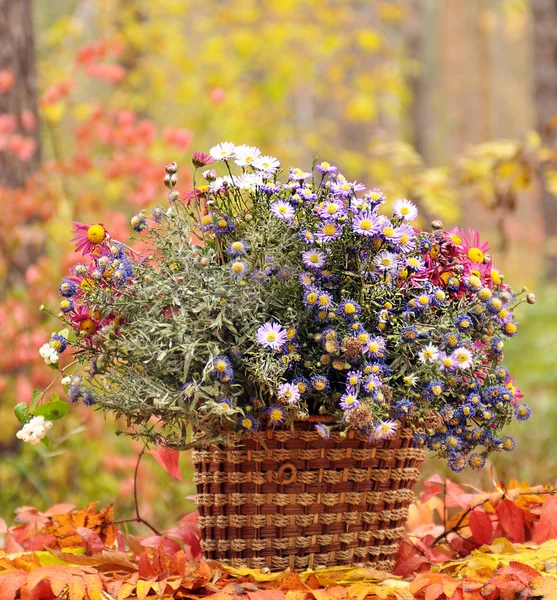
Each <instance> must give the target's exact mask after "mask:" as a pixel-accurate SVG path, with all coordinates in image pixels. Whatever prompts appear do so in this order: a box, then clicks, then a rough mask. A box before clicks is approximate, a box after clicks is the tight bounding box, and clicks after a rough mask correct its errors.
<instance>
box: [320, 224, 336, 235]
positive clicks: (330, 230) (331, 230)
mask: <svg viewBox="0 0 557 600" xmlns="http://www.w3.org/2000/svg"><path fill="white" fill-rule="evenodd" d="M336 232H337V227H336V225H333V224H332V223H329V224H328V225H325V227H323V233H324V234H325V235H334V234H335V233H336Z"/></svg>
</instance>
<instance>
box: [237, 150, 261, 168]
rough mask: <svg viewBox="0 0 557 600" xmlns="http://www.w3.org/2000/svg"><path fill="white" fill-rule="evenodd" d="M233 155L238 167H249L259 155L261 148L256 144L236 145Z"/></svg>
mask: <svg viewBox="0 0 557 600" xmlns="http://www.w3.org/2000/svg"><path fill="white" fill-rule="evenodd" d="M234 155H235V156H236V160H235V161H234V162H235V163H236V164H237V165H238V166H239V167H249V166H250V165H253V163H254V162H255V161H256V160H257V159H258V158H259V157H260V156H261V150H259V148H257V147H256V146H236V149H235V150H234Z"/></svg>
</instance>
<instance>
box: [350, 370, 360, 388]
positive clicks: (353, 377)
mask: <svg viewBox="0 0 557 600" xmlns="http://www.w3.org/2000/svg"><path fill="white" fill-rule="evenodd" d="M361 380H362V373H361V372H360V371H348V373H347V374H346V385H347V386H349V387H351V388H355V387H356V386H357V385H358V384H359V383H360V381H361Z"/></svg>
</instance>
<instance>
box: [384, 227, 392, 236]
mask: <svg viewBox="0 0 557 600" xmlns="http://www.w3.org/2000/svg"><path fill="white" fill-rule="evenodd" d="M394 234H395V230H394V229H393V228H392V227H384V228H383V235H384V236H385V237H393V235H394Z"/></svg>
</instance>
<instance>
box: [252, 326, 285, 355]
mask: <svg viewBox="0 0 557 600" xmlns="http://www.w3.org/2000/svg"><path fill="white" fill-rule="evenodd" d="M256 339H257V342H258V343H259V344H261V346H263V347H264V348H271V349H273V350H280V349H281V348H282V346H284V344H286V339H287V337H286V329H284V327H281V326H280V325H279V324H278V323H271V322H268V323H265V324H264V325H261V327H260V328H259V329H258V330H257V336H256Z"/></svg>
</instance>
